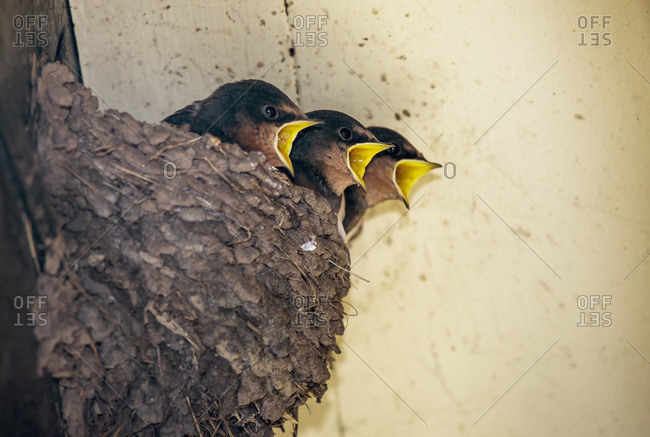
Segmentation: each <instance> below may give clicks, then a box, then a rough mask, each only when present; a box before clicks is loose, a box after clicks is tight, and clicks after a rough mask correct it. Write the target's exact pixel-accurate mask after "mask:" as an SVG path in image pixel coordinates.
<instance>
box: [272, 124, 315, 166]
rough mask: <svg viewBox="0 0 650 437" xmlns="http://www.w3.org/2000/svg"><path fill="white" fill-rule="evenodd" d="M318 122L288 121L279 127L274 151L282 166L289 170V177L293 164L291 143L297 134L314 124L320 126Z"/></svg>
mask: <svg viewBox="0 0 650 437" xmlns="http://www.w3.org/2000/svg"><path fill="white" fill-rule="evenodd" d="M320 123H321V122H320V121H314V120H296V121H290V122H289V123H285V124H283V125H282V126H280V129H278V131H277V132H276V133H275V142H274V146H273V147H274V149H275V153H277V155H278V157H279V158H280V161H282V164H284V166H285V167H286V168H287V169H288V170H289V173H291V176H293V164H292V163H291V158H289V154H291V148H292V147H293V142H294V141H295V139H296V137H297V136H298V133H299V132H300V131H301V130H303V129H306V128H308V127H310V126H313V125H315V124H320Z"/></svg>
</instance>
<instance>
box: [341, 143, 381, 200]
mask: <svg viewBox="0 0 650 437" xmlns="http://www.w3.org/2000/svg"><path fill="white" fill-rule="evenodd" d="M390 147H392V145H391V144H382V143H357V144H355V145H354V146H351V147H349V148H348V168H349V169H350V171H351V172H352V176H353V177H354V180H355V181H357V183H358V184H359V185H361V188H363V191H364V192H365V191H366V184H365V183H364V182H363V175H364V174H365V173H366V166H367V165H368V164H369V163H370V160H372V158H373V156H375V155H376V154H377V153H379V152H383V151H384V150H386V149H388V148H390Z"/></svg>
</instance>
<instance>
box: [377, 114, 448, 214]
mask: <svg viewBox="0 0 650 437" xmlns="http://www.w3.org/2000/svg"><path fill="white" fill-rule="evenodd" d="M368 130H369V131H370V132H372V133H373V134H374V135H375V137H376V138H377V139H378V140H379V141H381V142H382V143H386V144H390V145H391V147H390V148H388V149H387V150H386V151H385V152H382V153H380V154H378V155H377V156H376V157H375V158H374V159H373V160H372V163H371V164H370V165H369V166H368V167H367V168H366V186H367V193H366V196H367V202H368V206H369V207H372V206H375V205H376V204H378V203H380V202H383V201H385V200H390V199H401V200H402V201H404V204H405V205H406V207H407V208H408V207H409V205H410V203H409V198H408V195H409V193H410V191H411V188H413V185H415V183H416V182H417V181H418V179H420V177H422V176H423V175H425V174H426V173H428V172H429V171H431V170H433V169H435V168H438V167H441V165H440V164H438V163H435V162H429V161H427V160H426V159H425V158H424V155H423V154H422V153H421V152H420V151H418V150H417V149H416V148H415V147H414V146H413V145H412V144H411V143H410V142H409V141H408V140H407V139H406V138H404V137H403V136H402V135H400V134H399V133H397V132H395V131H393V130H391V129H387V128H384V127H374V126H373V127H369V128H368Z"/></svg>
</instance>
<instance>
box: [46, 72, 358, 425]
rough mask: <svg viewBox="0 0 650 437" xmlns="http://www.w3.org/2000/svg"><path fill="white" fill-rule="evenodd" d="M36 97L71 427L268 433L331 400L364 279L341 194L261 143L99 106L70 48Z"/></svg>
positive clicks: (50, 316)
mask: <svg viewBox="0 0 650 437" xmlns="http://www.w3.org/2000/svg"><path fill="white" fill-rule="evenodd" d="M35 99H36V102H37V107H36V117H37V141H36V144H37V156H38V163H39V169H38V175H37V177H38V178H40V180H41V181H42V184H41V185H42V189H43V193H42V195H41V198H42V201H40V206H41V208H42V209H43V211H44V212H43V213H42V214H41V216H42V217H49V219H48V220H46V221H45V222H41V225H39V226H40V229H36V231H37V233H38V234H39V235H40V236H41V241H40V244H38V242H37V244H36V249H35V252H36V255H35V257H36V259H39V264H40V265H41V268H42V272H41V274H40V277H39V279H38V286H39V293H40V294H41V295H42V296H45V302H46V303H45V305H44V306H43V307H42V308H41V311H42V312H43V315H44V319H45V320H46V321H47V323H46V324H44V325H43V326H38V327H37V328H36V330H35V334H36V337H37V340H38V341H39V344H40V346H39V353H38V359H39V362H38V368H39V370H40V372H42V374H44V375H47V376H50V377H52V378H53V379H54V380H55V381H56V383H57V384H58V389H59V394H60V415H61V431H62V432H63V433H65V434H67V435H75V436H77V435H107V434H111V435H132V434H138V435H174V436H176V435H187V434H189V435H235V436H236V435H264V436H267V435H272V433H273V431H272V428H273V427H274V426H279V425H281V424H282V423H283V422H284V421H285V420H287V419H291V417H290V415H291V413H292V412H293V411H295V410H296V408H297V407H298V406H300V405H302V404H304V403H305V401H306V400H307V399H308V398H309V397H312V396H314V397H316V398H319V399H320V397H321V396H322V395H323V394H324V392H325V390H326V389H327V385H326V381H327V380H328V379H329V376H330V374H329V371H328V359H329V358H330V356H331V355H332V354H331V353H332V352H333V351H334V352H337V353H338V352H339V349H338V347H337V346H336V341H335V340H336V339H335V335H340V334H342V333H343V329H344V323H343V322H344V317H345V315H344V309H343V304H342V301H341V299H342V298H343V297H344V296H345V295H346V294H347V292H348V289H349V273H347V272H346V271H345V269H347V268H348V267H349V253H348V251H347V249H346V248H345V246H344V244H343V242H342V241H341V239H340V237H339V236H338V233H337V226H336V215H335V214H334V213H332V211H331V208H330V206H329V204H328V202H327V201H326V200H325V199H323V198H320V197H319V196H318V195H316V194H315V193H314V192H312V191H310V190H306V189H303V188H301V187H297V186H295V185H293V184H292V183H291V182H290V181H289V180H288V179H287V178H286V177H285V176H284V175H283V174H281V173H280V172H278V171H277V170H275V169H274V168H272V167H270V166H269V165H267V164H266V163H265V162H264V157H263V156H262V155H261V154H259V153H255V152H254V153H246V152H244V151H242V150H241V149H240V148H239V147H238V146H237V145H236V144H220V143H219V141H218V140H216V139H215V138H212V137H210V136H206V137H198V136H196V135H195V134H192V133H189V132H186V131H183V130H181V129H178V128H176V127H174V126H170V125H167V124H164V123H158V124H147V123H141V122H139V121H137V120H135V119H134V118H133V117H131V116H130V115H129V114H127V113H118V112H115V111H107V112H100V111H98V109H97V108H98V101H97V98H96V97H95V96H93V94H92V92H91V90H90V89H88V88H86V87H85V86H83V85H82V84H80V83H78V81H77V80H76V77H75V76H74V75H73V74H72V73H71V72H70V71H69V70H68V69H67V68H65V67H63V66H61V65H59V64H47V65H45V66H44V67H43V68H42V71H41V75H40V77H39V78H38V80H37V87H36V96H35ZM39 226H37V228H39ZM39 254H40V255H39ZM39 256H40V258H39ZM39 320H42V319H39ZM41 324H42V323H41Z"/></svg>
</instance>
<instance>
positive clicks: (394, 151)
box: [388, 143, 402, 156]
mask: <svg viewBox="0 0 650 437" xmlns="http://www.w3.org/2000/svg"><path fill="white" fill-rule="evenodd" d="M388 151H389V152H390V154H391V155H393V156H396V155H399V154H400V153H401V152H402V148H401V147H400V145H399V144H397V143H393V147H391V148H390V149H388Z"/></svg>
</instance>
